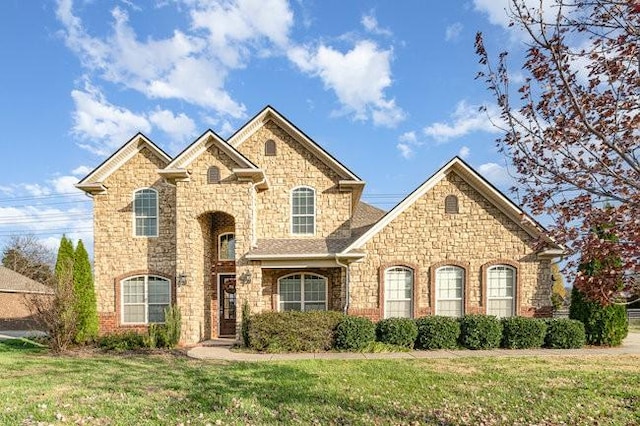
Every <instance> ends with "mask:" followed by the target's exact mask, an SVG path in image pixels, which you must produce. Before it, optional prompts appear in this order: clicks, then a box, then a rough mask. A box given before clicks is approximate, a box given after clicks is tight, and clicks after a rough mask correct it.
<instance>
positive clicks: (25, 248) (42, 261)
mask: <svg viewBox="0 0 640 426" xmlns="http://www.w3.org/2000/svg"><path fill="white" fill-rule="evenodd" d="M54 258H55V256H54V252H53V250H51V249H49V248H48V247H47V246H45V245H44V244H42V243H41V242H40V241H39V240H38V239H37V238H36V237H35V236H34V235H14V236H12V237H11V238H10V239H9V241H8V242H7V244H6V245H5V247H4V249H3V250H2V266H4V267H5V268H9V269H11V270H14V271H16V272H18V273H20V274H22V275H24V276H25V277H29V278H31V279H32V280H35V281H38V282H39V283H42V284H45V285H49V286H51V285H53V270H52V265H53V259H54Z"/></svg>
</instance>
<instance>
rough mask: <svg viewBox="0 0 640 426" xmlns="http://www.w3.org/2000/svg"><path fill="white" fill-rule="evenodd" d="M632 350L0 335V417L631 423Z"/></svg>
mask: <svg viewBox="0 0 640 426" xmlns="http://www.w3.org/2000/svg"><path fill="white" fill-rule="evenodd" d="M638 365H640V357H636V356H616V357H604V356H588V357H582V358H566V357H557V358H554V357H546V358H486V357H478V358H464V359H433V360H430V359H428V360H399V359H398V360H376V361H373V360H365V361H360V360H359V361H351V360H349V361H320V360H306V361H288V362H261V363H222V362H219V363H216V362H204V361H197V360H192V359H188V358H185V357H182V356H177V355H128V356H127V355H104V354H99V353H98V354H96V353H84V354H83V353H79V354H75V355H69V356H54V355H49V354H48V353H47V352H46V351H44V350H42V349H41V348H38V347H35V346H32V345H30V344H29V343H28V342H25V341H20V340H13V341H0V372H1V374H0V424H7V425H9V424H10V425H13V424H20V425H32V424H33V425H36V424H88V425H93V424H95V425H129V424H137V425H144V424H167V425H178V424H184V425H186V424H190V425H205V424H212V425H215V424H283V423H284V424H363V425H365V424H366V425H369V424H439V425H458V424H463V425H466V424H469V425H475V424H485V425H492V424H509V425H512V424H522V425H529V424H543V425H555V424H598V425H605V424H611V425H630V424H640V387H639V386H638V383H640V368H638Z"/></svg>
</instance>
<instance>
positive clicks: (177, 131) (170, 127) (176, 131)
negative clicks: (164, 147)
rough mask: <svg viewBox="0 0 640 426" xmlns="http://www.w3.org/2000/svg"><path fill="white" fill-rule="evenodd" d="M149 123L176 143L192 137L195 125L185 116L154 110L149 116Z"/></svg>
mask: <svg viewBox="0 0 640 426" xmlns="http://www.w3.org/2000/svg"><path fill="white" fill-rule="evenodd" d="M149 121H151V122H152V123H153V124H155V125H156V126H157V127H158V128H159V129H160V130H162V131H163V132H165V133H166V134H168V135H170V136H171V137H172V138H173V139H175V140H176V141H178V142H182V141H184V140H186V139H188V138H191V137H193V136H194V133H195V132H196V124H195V123H194V122H193V120H192V119H191V118H189V117H188V116H187V115H186V114H184V113H180V114H177V115H174V114H173V112H171V111H169V110H166V109H164V110H160V109H158V110H156V111H154V112H152V113H151V114H149Z"/></svg>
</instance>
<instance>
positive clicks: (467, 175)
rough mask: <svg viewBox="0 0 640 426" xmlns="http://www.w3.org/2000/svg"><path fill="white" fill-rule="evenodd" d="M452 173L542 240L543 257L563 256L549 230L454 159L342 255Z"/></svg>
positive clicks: (360, 244)
mask: <svg viewBox="0 0 640 426" xmlns="http://www.w3.org/2000/svg"><path fill="white" fill-rule="evenodd" d="M451 171H455V172H456V173H457V174H458V175H459V176H460V177H462V178H463V179H464V180H465V181H466V182H467V183H468V184H469V185H471V187H472V188H474V189H475V190H476V191H478V192H479V193H481V194H482V195H483V196H484V197H485V198H487V199H488V200H489V201H490V202H491V203H492V204H493V205H495V206H496V207H497V208H498V209H500V211H501V212H502V213H504V214H505V215H506V216H507V217H509V218H510V219H511V220H513V221H514V222H515V223H517V224H518V225H520V227H521V228H522V229H523V230H525V231H526V232H527V233H528V234H529V235H531V236H533V237H536V238H537V237H539V236H542V237H543V238H544V239H545V240H546V242H547V243H548V245H549V246H550V250H547V251H545V253H543V254H548V255H554V256H559V255H562V254H563V253H564V248H563V247H562V246H560V245H558V244H557V243H555V242H554V241H553V240H551V238H549V237H548V236H546V235H545V233H546V230H545V229H544V227H543V226H542V225H540V224H539V223H538V222H536V221H535V220H534V219H533V218H531V216H529V215H528V214H527V213H525V212H524V211H523V210H522V209H520V207H518V206H517V205H516V204H515V203H513V201H511V200H510V199H509V198H507V197H506V196H505V195H504V194H503V193H502V192H500V191H499V190H498V189H497V188H496V187H494V186H493V185H492V184H491V183H490V182H488V181H487V180H486V179H485V178H483V177H482V176H481V175H480V174H478V173H477V172H476V171H475V170H473V168H471V166H469V165H468V164H467V163H465V162H464V161H463V160H462V159H461V158H459V157H454V158H453V159H452V160H451V161H449V162H448V163H447V164H445V165H444V166H443V167H441V168H440V169H439V170H438V171H437V172H435V173H434V174H433V175H432V176H431V177H430V178H429V179H427V180H426V181H425V182H424V183H423V184H422V185H420V186H419V187H418V188H416V189H415V190H414V191H413V192H412V193H411V194H409V195H408V196H407V197H405V198H404V199H403V200H402V201H401V202H400V203H399V204H398V205H396V206H395V207H394V208H393V209H391V210H390V211H389V212H388V213H387V214H386V215H384V216H383V217H382V218H381V219H380V220H379V221H378V222H377V223H376V224H375V225H373V226H372V227H371V228H369V229H368V230H367V231H366V232H365V233H364V234H362V235H361V236H360V237H358V238H357V239H356V240H355V241H353V242H352V243H351V244H349V245H348V246H347V247H346V248H345V249H344V250H343V253H348V252H349V251H351V250H354V249H358V248H361V247H362V246H363V245H364V244H365V243H366V242H367V241H369V240H370V239H371V238H373V236H375V235H376V234H377V233H378V232H380V231H381V230H382V229H384V227H385V226H387V225H388V224H389V223H391V222H392V221H393V220H394V219H395V218H397V217H398V216H399V215H400V214H402V213H403V212H404V211H405V210H407V209H408V208H409V207H410V206H411V205H413V203H415V202H416V201H417V200H418V199H420V198H421V197H422V196H423V195H424V194H426V193H427V192H429V191H430V190H431V189H432V188H433V187H434V186H436V185H437V184H438V183H439V182H440V181H442V180H443V179H444V178H445V177H446V176H447V174H448V173H450V172H451Z"/></svg>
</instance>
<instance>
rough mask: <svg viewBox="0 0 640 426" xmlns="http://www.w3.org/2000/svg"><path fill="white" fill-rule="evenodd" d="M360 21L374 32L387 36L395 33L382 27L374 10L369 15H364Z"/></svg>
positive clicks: (365, 27)
mask: <svg viewBox="0 0 640 426" xmlns="http://www.w3.org/2000/svg"><path fill="white" fill-rule="evenodd" d="M360 23H361V24H362V26H363V27H364V29H365V30H367V31H369V32H370V33H372V34H377V35H383V36H387V37H388V36H391V35H393V33H392V32H391V31H390V30H388V29H386V28H380V25H379V24H378V19H377V18H376V17H375V15H374V13H373V10H372V11H370V12H369V14H368V15H363V16H362V19H361V20H360Z"/></svg>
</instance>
